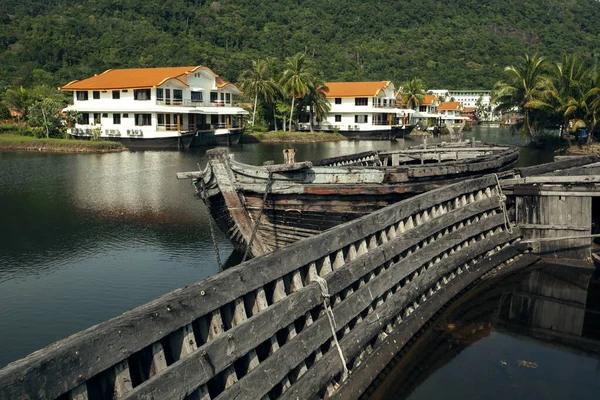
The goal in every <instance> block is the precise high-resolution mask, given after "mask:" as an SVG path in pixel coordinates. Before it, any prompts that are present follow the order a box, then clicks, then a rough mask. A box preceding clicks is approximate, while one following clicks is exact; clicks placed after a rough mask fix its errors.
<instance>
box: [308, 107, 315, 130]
mask: <svg viewBox="0 0 600 400" xmlns="http://www.w3.org/2000/svg"><path fill="white" fill-rule="evenodd" d="M309 113H310V116H309V118H310V133H314V130H313V118H314V116H315V114H314V112H313V107H312V105H311V106H310V108H309Z"/></svg>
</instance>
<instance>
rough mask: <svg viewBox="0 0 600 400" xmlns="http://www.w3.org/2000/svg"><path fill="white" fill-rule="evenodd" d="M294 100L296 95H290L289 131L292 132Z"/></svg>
mask: <svg viewBox="0 0 600 400" xmlns="http://www.w3.org/2000/svg"><path fill="white" fill-rule="evenodd" d="M295 100H296V96H293V95H292V108H291V110H290V129H289V132H290V133H291V132H292V118H293V117H294V101H295Z"/></svg>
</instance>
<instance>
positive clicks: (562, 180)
mask: <svg viewBox="0 0 600 400" xmlns="http://www.w3.org/2000/svg"><path fill="white" fill-rule="evenodd" d="M598 182H600V176H596V175H579V176H563V175H558V176H555V175H552V176H548V175H541V176H526V177H524V178H514V179H503V180H502V181H501V182H500V184H501V185H502V188H504V187H507V186H511V185H522V184H528V183H550V184H573V183H598Z"/></svg>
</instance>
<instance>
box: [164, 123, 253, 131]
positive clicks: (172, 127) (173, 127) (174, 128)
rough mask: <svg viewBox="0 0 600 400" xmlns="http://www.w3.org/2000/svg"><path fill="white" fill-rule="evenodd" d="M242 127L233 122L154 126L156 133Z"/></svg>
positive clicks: (240, 124)
mask: <svg viewBox="0 0 600 400" xmlns="http://www.w3.org/2000/svg"><path fill="white" fill-rule="evenodd" d="M243 127H244V125H243V124H242V123H240V122H234V123H231V124H226V123H222V124H204V125H198V126H196V125H194V124H191V125H181V126H179V127H178V126H177V124H158V125H157V126H156V130H157V131H164V132H184V131H186V130H185V128H187V131H186V132H193V131H214V130H216V129H239V128H243Z"/></svg>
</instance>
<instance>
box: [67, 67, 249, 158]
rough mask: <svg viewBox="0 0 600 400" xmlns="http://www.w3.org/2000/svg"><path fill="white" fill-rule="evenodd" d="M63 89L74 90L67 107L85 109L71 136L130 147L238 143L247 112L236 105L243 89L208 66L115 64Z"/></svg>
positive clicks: (68, 108)
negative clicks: (129, 66) (122, 66)
mask: <svg viewBox="0 0 600 400" xmlns="http://www.w3.org/2000/svg"><path fill="white" fill-rule="evenodd" d="M59 89H60V90H63V91H72V92H73V105H71V106H69V107H67V108H66V109H65V111H77V112H78V113H79V114H80V115H81V116H80V118H79V121H78V122H77V123H76V124H75V126H74V127H72V128H71V129H70V134H71V135H72V136H75V137H81V138H90V137H92V136H93V135H94V134H96V133H99V137H101V138H105V139H110V140H115V141H120V142H122V143H123V144H124V145H126V146H128V147H136V148H165V147H176V148H177V147H179V148H181V147H187V146H189V145H190V144H191V143H192V142H194V141H195V142H196V143H205V144H213V143H216V144H223V145H225V144H235V143H237V142H238V141H239V139H240V136H241V134H242V132H243V123H242V119H241V116H242V115H247V114H248V112H247V111H246V110H244V109H242V108H240V107H237V106H236V105H235V100H234V99H235V96H238V95H240V94H241V91H240V89H238V87H237V86H235V85H234V84H232V83H228V82H225V81H224V80H223V79H221V78H220V77H219V76H218V75H217V74H216V73H214V72H213V71H212V70H211V69H210V68H208V67H204V66H196V67H193V66H192V67H167V68H133V69H110V70H108V71H105V72H103V73H101V74H99V75H95V76H93V77H91V78H87V79H83V80H79V81H73V82H70V83H68V84H66V85H65V86H63V87H61V88H59Z"/></svg>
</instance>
